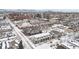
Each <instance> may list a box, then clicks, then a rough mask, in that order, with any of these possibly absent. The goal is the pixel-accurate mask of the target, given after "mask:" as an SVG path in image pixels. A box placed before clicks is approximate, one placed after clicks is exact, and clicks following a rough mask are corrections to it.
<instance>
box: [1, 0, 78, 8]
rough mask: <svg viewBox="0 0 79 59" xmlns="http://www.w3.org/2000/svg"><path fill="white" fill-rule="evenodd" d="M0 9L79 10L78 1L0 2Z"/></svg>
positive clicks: (14, 0) (33, 0)
mask: <svg viewBox="0 0 79 59" xmlns="http://www.w3.org/2000/svg"><path fill="white" fill-rule="evenodd" d="M0 9H79V1H78V0H0Z"/></svg>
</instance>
